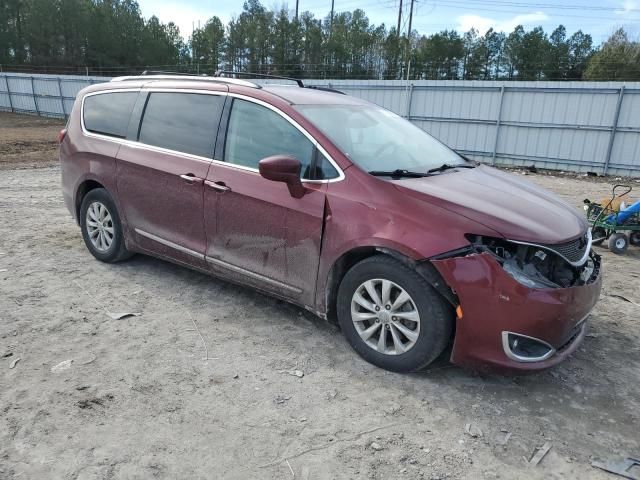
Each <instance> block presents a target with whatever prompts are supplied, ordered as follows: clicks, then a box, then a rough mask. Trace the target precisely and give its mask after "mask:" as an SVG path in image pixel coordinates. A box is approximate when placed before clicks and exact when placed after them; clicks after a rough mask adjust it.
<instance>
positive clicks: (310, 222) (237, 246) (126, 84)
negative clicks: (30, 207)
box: [60, 75, 602, 372]
mask: <svg viewBox="0 0 640 480" xmlns="http://www.w3.org/2000/svg"><path fill="white" fill-rule="evenodd" d="M60 161H61V167H62V187H63V193H64V199H65V202H66V205H67V207H68V209H69V211H70V212H71V213H72V215H73V216H74V218H75V219H76V220H77V222H78V224H79V225H80V228H81V231H82V236H83V238H84V242H85V244H86V246H87V248H88V249H89V251H90V252H91V253H92V254H93V256H94V257H95V258H97V259H98V260H101V261H104V262H118V261H122V260H125V259H126V258H128V257H129V256H130V255H131V254H133V253H142V254H147V255H153V256H155V257H158V258H162V259H165V260H168V261H171V262H175V263H178V264H180V265H184V266H186V267H190V268H194V269H197V270H200V271H203V272H207V273H210V274H212V275H215V276H217V277H220V278H223V279H225V280H228V281H231V282H236V283H239V284H242V285H247V286H250V287H253V288H256V289H258V290H260V291H262V292H265V293H267V294H269V295H273V296H276V297H279V298H281V299H284V300H286V301H289V302H292V303H294V304H297V305H299V306H301V307H303V308H305V309H307V310H309V311H311V312H314V313H315V314H317V315H318V316H320V317H322V318H326V319H328V320H330V321H334V322H337V323H338V324H339V325H340V328H341V329H342V332H343V333H344V335H345V336H346V338H347V340H348V341H349V343H350V344H351V346H352V347H353V348H354V349H355V350H356V351H357V352H358V353H359V354H360V355H361V356H362V357H363V358H364V359H366V360H367V361H369V362H371V363H373V364H375V365H378V366H380V367H382V368H385V369H389V370H393V371H399V372H406V371H415V370H418V369H421V368H423V367H425V366H427V365H429V363H431V362H432V361H433V360H434V359H436V358H437V357H438V356H440V355H441V354H442V353H443V352H444V351H445V349H446V351H447V352H448V353H449V352H450V360H451V361H452V362H453V363H455V364H457V365H460V366H463V367H467V368H472V369H484V368H494V369H500V370H508V371H530V370H537V369H541V368H546V367H549V366H552V365H554V364H556V363H558V362H560V361H561V360H562V359H564V358H565V357H567V356H568V355H570V354H571V353H572V352H573V351H575V350H576V348H577V347H578V345H579V344H580V342H581V341H582V339H583V337H584V335H585V328H586V322H587V319H588V316H589V313H590V311H591V309H592V308H593V306H594V304H595V303H596V301H597V299H598V296H599V293H600V288H601V282H602V280H601V278H602V275H601V264H600V259H599V257H598V255H597V254H595V253H594V252H593V251H592V250H591V234H590V231H589V229H588V225H587V223H586V222H585V220H584V218H583V217H582V216H581V214H580V213H579V212H578V211H577V210H575V209H573V208H572V207H570V206H569V205H567V204H566V203H565V202H564V201H562V200H560V199H559V198H558V197H556V196H555V195H553V194H551V193H550V192H547V191H545V190H543V189H540V188H538V187H536V186H534V185H532V184H530V183H528V182H526V181H524V180H523V179H521V178H520V177H516V176H514V175H511V174H508V173H505V172H503V171H500V170H497V169H494V168H491V167H488V166H484V165H479V164H476V163H473V162H471V161H469V160H467V159H466V158H465V157H463V156H461V155H459V154H457V153H456V152H455V151H453V150H451V149H449V148H448V147H446V146H445V145H443V144H442V143H440V142H439V141H437V140H436V139H434V138H433V137H431V136H430V135H428V134H427V133H425V132H424V131H422V130H421V129H419V128H418V127H416V126H414V125H413V124H411V123H409V122H408V121H406V120H404V119H403V118H401V117H399V116H398V115H396V114H394V113H392V112H390V111H388V110H385V109H383V108H380V107H378V106H376V105H374V104H371V103H368V102H366V101H363V100H360V99H357V98H354V97H351V96H348V95H344V94H342V93H340V92H336V91H329V89H320V88H313V87H305V86H304V84H302V82H298V84H297V85H292V86H289V85H272V86H269V85H259V84H256V83H254V82H251V81H245V80H241V79H238V78H226V77H221V76H218V77H178V76H170V75H143V76H137V77H120V78H116V79H114V80H112V81H111V82H108V83H103V84H97V85H92V86H90V87H87V88H85V89H84V90H82V91H81V92H80V93H79V95H78V96H77V99H76V102H75V105H74V107H73V111H72V113H71V115H70V118H69V122H68V125H67V127H66V129H65V130H63V131H62V132H61V135H60Z"/></svg>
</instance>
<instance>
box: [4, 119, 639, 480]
mask: <svg viewBox="0 0 640 480" xmlns="http://www.w3.org/2000/svg"><path fill="white" fill-rule="evenodd" d="M43 122H44V124H43ZM30 125H33V126H30ZM9 126H11V128H13V130H12V133H10V134H7V132H8V130H6V129H5V128H7V129H8V128H9ZM0 127H2V128H0V219H2V221H1V222H0V409H1V412H2V413H1V414H0V478H1V479H43V478H51V479H58V478H60V479H112V478H113V479H129V478H162V479H164V478H167V479H169V478H202V479H205V478H225V479H227V478H228V479H247V478H273V479H294V478H297V479H336V478H339V479H342V478H345V479H346V478H353V479H357V478H375V479H377V478H380V479H383V478H384V479H386V478H407V479H423V478H424V479H436V478H442V479H444V478H469V479H472V478H473V479H477V478H480V479H482V478H505V479H512V478H545V479H547V478H576V479H577V478H580V479H583V478H613V477H610V476H609V475H608V474H605V473H603V472H601V471H600V470H597V469H594V468H593V467H591V466H590V463H591V461H592V460H593V459H596V458H598V459H607V458H610V457H619V456H623V455H624V456H626V455H635V456H636V457H637V456H639V455H640V434H639V433H638V432H639V431H640V386H639V385H640V349H639V348H638V343H639V342H638V341H639V338H640V334H639V329H638V318H639V314H640V306H639V305H635V304H633V303H629V302H626V301H624V300H623V299H621V298H619V297H614V296H612V295H622V296H624V297H626V298H628V299H630V300H633V301H635V302H636V303H637V304H640V293H638V292H639V291H640V289H639V288H638V287H639V285H640V280H639V278H640V249H637V248H632V249H631V250H630V251H629V252H628V253H627V255H625V256H615V255H613V254H611V253H610V252H608V251H607V250H606V248H597V251H598V253H600V254H601V255H603V258H604V269H605V273H604V275H605V280H604V291H603V295H602V299H601V301H600V303H599V304H598V305H597V306H596V309H595V311H594V313H593V315H592V318H591V320H590V330H589V333H588V337H587V338H586V341H585V343H584V345H583V346H582V347H581V348H580V349H579V351H578V352H576V354H575V355H573V356H572V357H571V358H570V359H568V360H567V361H566V362H565V363H563V364H561V365H559V366H558V367H556V368H554V369H552V370H550V371H547V372H543V373H539V374H535V375H531V376H527V377H503V376H497V375H496V376H490V375H489V376H484V375H483V376H480V375H476V374H472V373H469V372H466V371H464V370H461V369H459V368H457V367H454V366H452V365H450V364H448V363H447V362H446V361H444V360H443V361H440V362H439V363H438V364H436V365H435V366H434V367H433V368H431V369H430V370H428V371H425V372H422V373H419V374H411V375H398V374H393V373H389V372H385V371H383V370H380V369H377V368H375V367H373V366H371V365H369V364H367V363H365V362H364V361H362V360H361V359H360V358H359V357H357V356H356V354H355V353H354V352H353V351H352V350H351V349H350V348H349V346H348V345H347V343H346V341H345V340H344V339H343V337H342V335H341V334H340V332H339V330H338V329H337V328H335V327H334V326H332V325H329V324H327V323H325V322H324V321H322V320H320V319H317V318H315V317H313V316H311V315H310V314H308V313H306V312H304V311H302V310H300V309H298V308H296V307H293V306H291V305H288V304H285V303H282V302H280V301H277V300H274V299H271V298H268V297H265V296H263V295H261V294H259V293H256V292H254V291H252V290H249V289H245V288H241V287H238V286H235V285H232V284H229V283H225V282H223V281H220V280H216V279H215V278H211V277H208V276H205V275H202V274H200V273H197V272H194V271H190V270H187V269H185V268H181V267H178V266H175V265H172V264H170V263H167V262H163V261H160V260H156V259H152V258H149V257H144V256H141V255H138V256H136V257H134V258H132V259H131V260H129V261H128V262H125V263H121V264H117V265H106V264H102V263H100V262H97V261H95V260H94V259H93V257H91V255H90V254H89V253H88V251H87V250H86V249H85V247H84V245H83V243H82V238H81V236H80V232H79V229H78V227H77V226H76V224H75V223H74V221H73V220H72V219H71V218H70V216H69V214H68V212H67V211H66V209H65V207H64V205H63V203H62V198H61V194H60V188H59V182H60V172H59V168H58V167H57V166H52V167H51V166H44V167H43V165H50V164H54V165H55V163H56V159H55V155H56V153H55V150H52V149H51V148H49V147H47V148H46V149H44V150H43V149H42V148H41V145H42V144H41V143H40V142H44V141H46V140H47V138H51V137H50V136H51V135H53V137H52V138H55V134H56V132H57V131H58V130H59V129H60V128H61V126H60V122H55V121H47V120H45V121H43V120H41V119H37V118H33V117H17V116H12V115H7V114H4V115H0ZM36 130H37V131H38V132H39V133H36ZM16 145H21V146H20V147H19V148H18V147H16ZM7 152H13V153H7ZM23 157H24V158H26V159H27V164H29V165H38V166H40V168H32V169H29V170H24V169H22V170H20V169H17V167H16V163H17V161H18V160H19V159H20V158H23ZM7 158H9V159H10V160H9V161H6V160H7ZM20 166H21V167H22V166H24V165H20ZM518 174H520V173H518ZM528 178H529V179H531V180H532V181H534V182H536V183H539V184H541V185H543V186H545V187H547V188H550V189H552V190H554V191H556V192H557V193H559V194H560V195H562V196H563V197H565V198H566V199H567V200H568V201H569V202H571V203H572V204H574V205H575V206H576V207H577V208H579V207H580V204H581V202H582V199H583V198H585V197H594V198H595V197H601V196H606V195H607V193H608V191H609V189H610V187H611V185H610V184H609V183H608V182H606V181H598V182H591V181H588V180H587V179H585V178H570V177H554V176H547V175H529V177H528ZM612 181H613V180H612ZM635 185H636V186H637V187H638V188H640V184H635ZM126 311H128V312H139V313H140V314H141V315H140V316H136V317H128V318H125V319H121V320H113V319H112V318H110V316H109V315H108V314H107V312H126ZM18 359H19V361H18ZM16 361H17V363H16ZM12 367H13V368H12ZM296 374H297V375H296ZM299 375H303V376H299ZM467 424H471V428H470V431H471V432H472V433H474V434H475V435H477V436H475V437H474V436H471V435H469V434H468V433H466V432H465V425H467ZM546 442H549V444H550V445H551V450H550V451H549V453H548V454H547V455H546V456H545V457H544V459H543V460H542V461H541V462H540V463H539V464H538V465H537V466H536V467H532V466H529V465H527V463H526V459H529V458H530V457H531V456H532V455H533V453H534V451H535V449H536V448H537V447H540V446H542V445H543V444H545V443H546Z"/></svg>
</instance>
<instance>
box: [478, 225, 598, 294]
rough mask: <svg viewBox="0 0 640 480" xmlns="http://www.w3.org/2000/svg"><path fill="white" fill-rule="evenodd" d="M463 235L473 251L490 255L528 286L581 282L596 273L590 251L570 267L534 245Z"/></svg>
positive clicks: (559, 258) (594, 259)
mask: <svg viewBox="0 0 640 480" xmlns="http://www.w3.org/2000/svg"><path fill="white" fill-rule="evenodd" d="M467 238H468V239H469V241H470V242H471V247H472V248H473V249H474V251H476V252H478V253H482V252H487V253H490V254H491V255H493V256H494V257H495V258H496V260H497V261H498V262H499V263H500V265H502V268H504V270H505V272H507V273H508V274H509V275H510V276H511V277H512V278H513V279H514V280H516V281H517V282H518V283H520V284H522V285H524V286H526V287H529V288H567V287H572V286H577V285H585V284H587V283H590V281H592V279H593V278H594V276H597V275H596V274H597V271H596V269H597V265H596V262H597V256H595V254H591V255H590V257H589V259H588V260H587V261H586V262H585V263H584V264H582V265H580V266H574V265H571V264H570V263H569V262H568V261H567V260H566V259H565V258H563V257H561V256H560V255H558V254H556V253H554V252H553V251H550V250H548V249H545V248H542V247H537V246H535V245H524V244H520V243H515V242H510V241H508V240H505V239H503V238H493V237H483V236H479V235H467Z"/></svg>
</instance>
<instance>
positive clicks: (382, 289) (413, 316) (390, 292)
mask: <svg viewBox="0 0 640 480" xmlns="http://www.w3.org/2000/svg"><path fill="white" fill-rule="evenodd" d="M351 320H352V321H353V324H354V326H355V328H356V331H357V332H358V335H360V338H361V339H362V340H363V341H364V343H365V344H367V346H369V347H370V348H372V349H373V350H375V351H377V352H378V353H382V354H385V355H400V354H403V353H406V352H407V351H409V350H410V349H411V348H413V346H414V345H415V344H416V341H417V340H418V336H419V334H420V314H419V312H418V308H417V307H416V304H415V302H414V301H413V299H412V298H411V296H410V295H409V294H408V293H407V291H406V290H405V289H403V288H402V287H401V286H399V285H398V284H396V283H394V282H392V281H390V280H386V279H381V278H376V279H372V280H367V281H366V282H364V283H362V284H361V285H360V286H359V287H358V288H357V289H356V291H355V293H354V294H353V297H352V299H351Z"/></svg>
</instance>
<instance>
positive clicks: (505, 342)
mask: <svg viewBox="0 0 640 480" xmlns="http://www.w3.org/2000/svg"><path fill="white" fill-rule="evenodd" d="M509 335H515V336H517V337H522V338H528V339H530V340H535V341H536V342H538V343H542V344H543V345H545V346H547V347H548V348H549V351H548V352H547V353H545V354H544V355H542V356H540V357H522V356H520V355H516V354H515V353H513V350H511V346H510V345H509ZM502 349H503V350H504V353H505V355H506V356H507V357H509V358H510V359H511V360H515V361H516V362H521V363H532V362H543V361H545V360H547V359H549V358H551V357H552V356H553V355H555V353H556V349H555V348H553V347H552V346H551V345H549V344H548V343H547V342H545V341H544V340H540V339H539V338H536V337H530V336H529V335H523V334H521V333H516V332H509V331H506V330H505V331H503V332H502Z"/></svg>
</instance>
